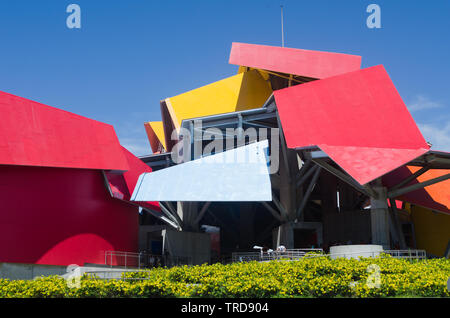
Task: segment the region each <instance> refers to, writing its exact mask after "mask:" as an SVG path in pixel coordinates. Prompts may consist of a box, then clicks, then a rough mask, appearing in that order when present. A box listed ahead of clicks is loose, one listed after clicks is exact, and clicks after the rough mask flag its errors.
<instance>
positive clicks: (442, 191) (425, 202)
mask: <svg viewBox="0 0 450 318" xmlns="http://www.w3.org/2000/svg"><path fill="white" fill-rule="evenodd" d="M419 169H420V167H416V166H403V167H400V168H398V169H396V170H394V171H392V172H391V173H389V174H387V175H385V176H384V177H383V178H382V180H383V184H384V185H385V186H386V187H394V186H396V185H397V184H399V183H400V182H401V181H402V180H405V179H407V178H408V177H410V176H412V175H413V173H415V172H417V171H418V170H419ZM448 173H450V170H449V169H430V170H428V171H426V172H425V173H423V174H422V175H420V176H418V177H417V178H414V179H413V180H412V181H411V182H409V183H408V184H405V185H404V186H410V185H414V184H418V183H421V182H425V181H427V180H431V179H434V178H437V177H441V176H444V175H446V174H448ZM398 199H399V200H402V201H406V202H409V203H412V204H415V205H419V206H422V207H425V208H428V209H431V210H436V211H440V212H444V213H448V214H450V180H445V181H442V182H439V183H436V184H433V185H429V186H427V187H425V188H421V189H418V190H415V191H412V192H409V193H406V194H404V195H402V196H400V197H399V198H398Z"/></svg>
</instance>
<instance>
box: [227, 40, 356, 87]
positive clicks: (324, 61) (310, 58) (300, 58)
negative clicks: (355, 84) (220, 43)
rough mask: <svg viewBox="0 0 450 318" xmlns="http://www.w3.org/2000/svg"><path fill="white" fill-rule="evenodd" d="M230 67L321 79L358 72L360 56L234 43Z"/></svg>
mask: <svg viewBox="0 0 450 318" xmlns="http://www.w3.org/2000/svg"><path fill="white" fill-rule="evenodd" d="M229 63H230V64H235V65H240V66H247V67H252V68H258V69H263V70H267V71H273V72H279V73H286V74H293V75H299V76H304V77H311V78H317V79H321V78H326V77H330V76H335V75H339V74H343V73H347V72H351V71H356V70H359V69H360V67H361V56H357V55H349V54H342V53H332V52H321V51H311V50H301V49H293V48H286V47H276V46H267V45H256V44H246V43H236V42H234V43H233V44H232V46H231V54H230V60H229Z"/></svg>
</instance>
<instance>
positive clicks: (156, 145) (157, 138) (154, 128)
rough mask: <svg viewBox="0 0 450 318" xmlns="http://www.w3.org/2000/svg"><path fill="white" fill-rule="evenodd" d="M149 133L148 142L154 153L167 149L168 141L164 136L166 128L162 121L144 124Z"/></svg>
mask: <svg viewBox="0 0 450 318" xmlns="http://www.w3.org/2000/svg"><path fill="white" fill-rule="evenodd" d="M144 127H145V131H146V132H147V137H148V141H149V142H150V146H151V148H152V152H153V153H158V152H160V150H161V148H163V149H166V140H165V136H164V126H163V122H162V121H151V122H148V123H145V124H144Z"/></svg>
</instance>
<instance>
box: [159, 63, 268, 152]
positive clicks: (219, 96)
mask: <svg viewBox="0 0 450 318" xmlns="http://www.w3.org/2000/svg"><path fill="white" fill-rule="evenodd" d="M271 94H272V90H271V88H270V85H269V83H268V82H267V81H265V80H264V79H263V78H262V76H261V75H260V74H259V72H258V71H256V70H253V71H249V72H244V73H240V74H237V75H234V76H231V77H228V78H225V79H223V80H220V81H218V82H214V83H211V84H209V85H206V86H203V87H200V88H197V89H194V90H191V91H188V92H186V93H183V94H180V95H177V96H174V97H170V98H167V99H165V101H164V103H163V105H165V106H163V107H165V108H166V109H167V112H168V113H169V114H170V119H171V121H172V123H167V122H166V120H164V118H165V117H166V116H164V112H165V110H164V109H162V113H163V114H162V116H163V121H164V125H169V124H172V125H173V126H174V127H175V128H176V129H177V130H179V129H180V125H181V122H182V121H183V120H184V119H188V118H197V117H203V116H209V115H216V114H223V113H229V112H235V111H240V110H246V109H252V108H258V107H261V106H262V105H263V104H264V102H265V101H266V100H267V98H268V97H269V96H270V95H271ZM166 118H167V117H166ZM168 137H170V134H169V135H167V134H166V141H167V138H168ZM166 144H167V142H166Z"/></svg>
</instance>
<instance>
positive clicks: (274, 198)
mask: <svg viewBox="0 0 450 318" xmlns="http://www.w3.org/2000/svg"><path fill="white" fill-rule="evenodd" d="M272 201H273V203H274V204H275V205H276V206H277V208H278V210H279V211H280V214H281V216H282V218H285V219H287V218H288V212H287V211H286V209H285V208H284V206H283V205H282V204H281V202H280V200H279V199H278V198H277V196H276V195H275V193H273V191H272Z"/></svg>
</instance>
